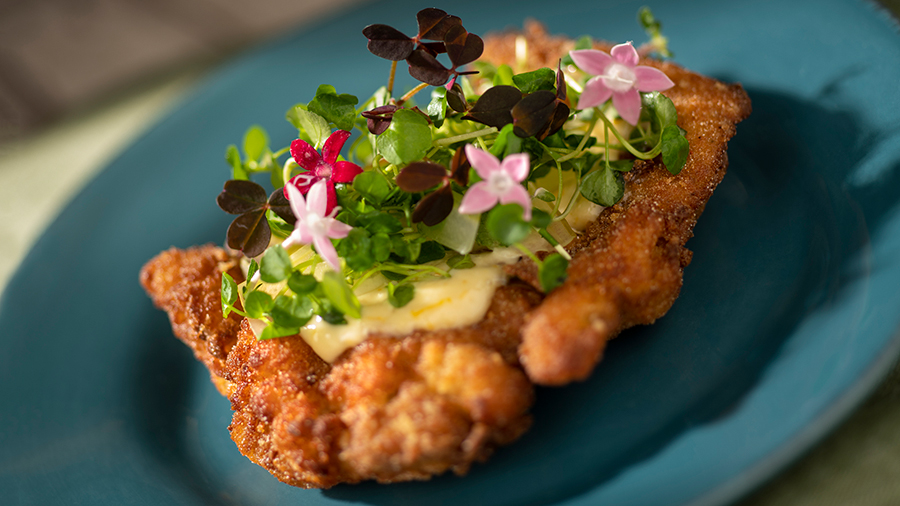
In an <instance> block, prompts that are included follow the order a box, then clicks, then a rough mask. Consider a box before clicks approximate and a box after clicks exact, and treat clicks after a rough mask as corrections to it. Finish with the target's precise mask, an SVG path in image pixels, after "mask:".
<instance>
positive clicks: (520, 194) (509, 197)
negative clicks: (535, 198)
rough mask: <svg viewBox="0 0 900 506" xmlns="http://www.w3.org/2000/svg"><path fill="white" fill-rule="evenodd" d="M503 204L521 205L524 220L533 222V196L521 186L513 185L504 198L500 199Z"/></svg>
mask: <svg viewBox="0 0 900 506" xmlns="http://www.w3.org/2000/svg"><path fill="white" fill-rule="evenodd" d="M500 203H501V204H519V205H520V206H522V218H524V219H525V221H531V196H530V195H528V190H526V189H525V188H524V187H523V186H521V185H513V186H511V187H510V188H509V191H507V192H506V193H505V194H504V195H503V196H501V197H500Z"/></svg>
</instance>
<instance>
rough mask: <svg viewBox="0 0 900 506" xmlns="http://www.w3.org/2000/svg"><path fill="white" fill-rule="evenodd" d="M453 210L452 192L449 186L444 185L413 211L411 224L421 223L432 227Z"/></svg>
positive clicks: (427, 196) (424, 199) (420, 202)
mask: <svg viewBox="0 0 900 506" xmlns="http://www.w3.org/2000/svg"><path fill="white" fill-rule="evenodd" d="M452 210H453V191H452V190H451V189H450V185H444V186H442V187H440V188H439V189H437V190H435V191H433V192H431V193H429V194H428V195H426V196H425V198H423V199H422V200H420V201H419V203H418V204H417V205H416V208H415V209H413V214H412V221H413V223H419V222H422V223H424V224H425V225H427V226H429V227H433V226H435V225H437V224H438V223H440V222H442V221H444V219H445V218H447V216H450V211H452Z"/></svg>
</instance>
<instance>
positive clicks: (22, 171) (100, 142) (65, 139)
mask: <svg viewBox="0 0 900 506" xmlns="http://www.w3.org/2000/svg"><path fill="white" fill-rule="evenodd" d="M48 3H51V4H53V3H58V2H52V1H51V2H48ZM101 3H102V2H101ZM126 3H127V2H126ZM162 3H166V2H162ZM220 3H221V2H220ZM266 3H270V4H273V5H274V4H279V2H278V1H277V0H267V2H266ZM280 3H282V4H283V3H286V2H280ZM314 3H315V4H324V2H314ZM332 3H333V4H334V5H333V6H332V7H331V8H340V7H341V6H345V5H347V4H348V3H350V2H348V1H340V2H332ZM882 3H884V4H885V5H886V6H887V7H888V8H889V9H891V10H892V11H893V12H894V13H895V14H896V13H898V12H900V0H898V1H891V2H882ZM325 12H328V9H327V8H324V7H323V8H321V9H320V10H316V11H315V13H316V15H322V14H323V13H325ZM7 21H8V18H7ZM307 21H309V18H307ZM274 22H275V21H272V23H274ZM278 22H280V23H283V21H280V20H279V21H278ZM3 24H4V21H0V28H2V25H3ZM255 30H256V31H254V29H250V28H248V29H247V32H246V33H245V36H244V39H242V40H244V41H245V42H247V41H249V40H252V38H253V35H254V34H256V35H262V34H263V33H264V30H261V29H259V27H257V28H255ZM216 36H218V35H216ZM2 38H3V35H2V34H0V48H2V47H3V45H2ZM2 56H3V51H2V49H0V68H2V67H3V60H2ZM201 56H202V57H198V58H195V59H194V60H193V61H192V62H191V63H190V64H188V65H180V66H179V67H178V68H174V69H173V68H172V67H169V68H167V69H166V70H165V71H164V72H162V73H161V74H160V73H159V72H157V73H156V75H154V76H153V77H151V78H149V79H147V78H146V77H144V78H143V79H142V80H141V82H140V84H138V85H132V86H129V87H128V88H126V89H125V90H124V91H118V92H117V94H116V96H115V98H113V99H107V100H105V101H103V102H100V103H94V104H93V105H92V106H90V107H87V108H85V109H83V110H81V111H79V112H74V113H73V112H71V110H70V112H69V113H68V114H67V115H65V117H64V119H61V120H59V119H58V120H56V121H55V122H52V123H50V124H49V126H44V127H42V128H41V129H40V130H38V131H36V132H32V133H30V134H28V135H18V136H17V137H16V138H14V139H12V140H10V139H9V138H7V139H6V140H5V141H4V142H2V143H0V259H2V261H0V287H3V286H5V284H6V282H7V280H8V279H9V277H10V276H11V275H12V273H13V272H14V271H15V269H16V268H17V266H18V264H19V262H20V261H21V259H22V258H24V256H25V255H26V254H27V252H28V250H29V248H30V247H31V245H32V244H33V243H34V241H35V240H36V239H37V238H38V236H39V235H40V234H41V233H42V231H43V230H44V229H45V228H46V226H47V225H48V224H49V223H50V222H51V221H52V219H53V218H54V217H55V216H56V215H57V214H58V213H59V212H60V211H62V210H63V209H64V208H65V206H66V204H67V203H68V202H69V200H70V199H71V198H73V197H74V196H75V195H76V194H77V193H78V192H79V190H80V189H81V188H82V187H83V186H84V185H85V184H86V183H87V182H88V181H89V180H90V179H91V178H92V177H94V176H95V175H96V174H97V173H98V172H99V171H100V170H101V169H102V168H103V167H104V166H105V165H106V164H107V163H108V162H109V161H110V160H111V159H112V158H113V157H114V156H115V155H116V154H117V153H118V152H120V151H121V150H122V149H124V148H126V147H127V146H128V145H129V144H130V143H131V142H132V141H134V140H135V139H136V138H137V137H138V136H140V135H141V133H142V132H144V131H145V130H146V129H147V128H148V127H149V126H151V125H153V124H154V123H155V122H156V121H157V120H158V119H160V118H161V117H164V116H165V115H166V113H167V112H168V111H169V110H170V109H171V108H172V107H173V106H174V105H175V104H177V102H178V101H179V99H181V98H182V97H183V96H184V95H185V94H186V93H187V92H188V91H189V90H190V89H191V88H192V87H193V86H194V85H195V84H197V83H198V82H199V81H200V80H201V79H202V78H203V76H205V75H206V74H207V73H209V72H210V71H211V70H212V69H213V68H214V67H215V66H216V64H217V63H218V61H220V58H210V57H209V54H204V55H201ZM220 56H221V55H220ZM3 84H4V83H3V80H2V79H0V98H2V93H3V89H2V87H3ZM2 105H3V104H0V106H2ZM0 114H2V107H0ZM29 121H32V120H29ZM2 123H3V122H2V121H0V124H2ZM26 123H27V122H26ZM26 123H21V124H20V125H19V127H21V128H24V126H23V125H26ZM7 124H8V122H7ZM17 128H18V127H17ZM3 133H4V132H3V131H2V128H0V137H2V136H3ZM6 133H9V132H6ZM63 166H64V170H61V167H63ZM898 477H900V367H898V368H895V369H894V371H893V372H892V373H891V374H890V375H889V376H888V377H887V378H886V379H885V380H884V382H883V383H882V384H881V385H880V387H879V388H878V389H876V391H875V392H874V393H873V394H872V395H871V396H870V398H869V399H868V400H867V401H866V402H865V403H863V405H862V406H861V407H860V408H859V409H858V410H857V411H856V412H855V413H854V414H853V415H852V416H851V417H850V418H849V419H848V420H846V421H845V422H844V423H843V424H841V425H840V426H839V427H838V428H837V429H836V430H835V431H834V432H833V433H832V434H831V435H830V436H828V437H827V438H826V439H824V440H823V441H822V442H821V443H820V444H818V445H817V446H816V447H815V448H814V449H813V450H811V451H810V452H809V453H808V454H807V455H805V456H804V457H802V458H801V459H799V460H798V461H797V462H796V463H795V464H793V465H792V466H791V467H790V468H788V469H787V470H786V471H785V472H783V473H782V474H780V475H779V476H777V477H776V478H775V479H773V480H772V481H771V482H770V483H768V484H766V485H765V486H763V487H762V488H760V489H759V490H757V491H756V492H754V493H752V494H751V495H750V496H748V497H746V498H745V499H743V500H742V501H740V502H739V504H740V505H741V506H761V505H767V506H768V505H774V506H780V505H792V506H806V505H860V506H875V505H895V504H900V479H898Z"/></svg>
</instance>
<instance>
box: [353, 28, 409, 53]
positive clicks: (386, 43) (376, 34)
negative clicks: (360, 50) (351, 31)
mask: <svg viewBox="0 0 900 506" xmlns="http://www.w3.org/2000/svg"><path fill="white" fill-rule="evenodd" d="M362 33H363V35H365V36H366V38H367V39H369V42H368V44H367V47H368V48H369V52H371V53H372V54H374V55H375V56H380V57H381V58H385V59H388V60H393V61H400V60H404V59H406V57H408V56H409V54H410V53H412V51H413V49H415V47H416V43H415V42H413V40H412V39H411V38H409V37H407V36H406V35H404V34H403V32H401V31H400V30H397V29H396V28H393V27H390V26H388V25H381V24H374V25H369V26H367V27H365V28H363V32H362Z"/></svg>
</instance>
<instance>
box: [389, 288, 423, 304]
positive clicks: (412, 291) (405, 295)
mask: <svg viewBox="0 0 900 506" xmlns="http://www.w3.org/2000/svg"><path fill="white" fill-rule="evenodd" d="M415 296H416V287H414V286H413V285H399V286H397V285H396V284H394V283H391V284H389V285H388V302H390V303H391V305H392V306H394V307H397V308H400V307H403V306H405V305H407V304H409V303H410V301H412V300H413V298H414V297H415Z"/></svg>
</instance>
